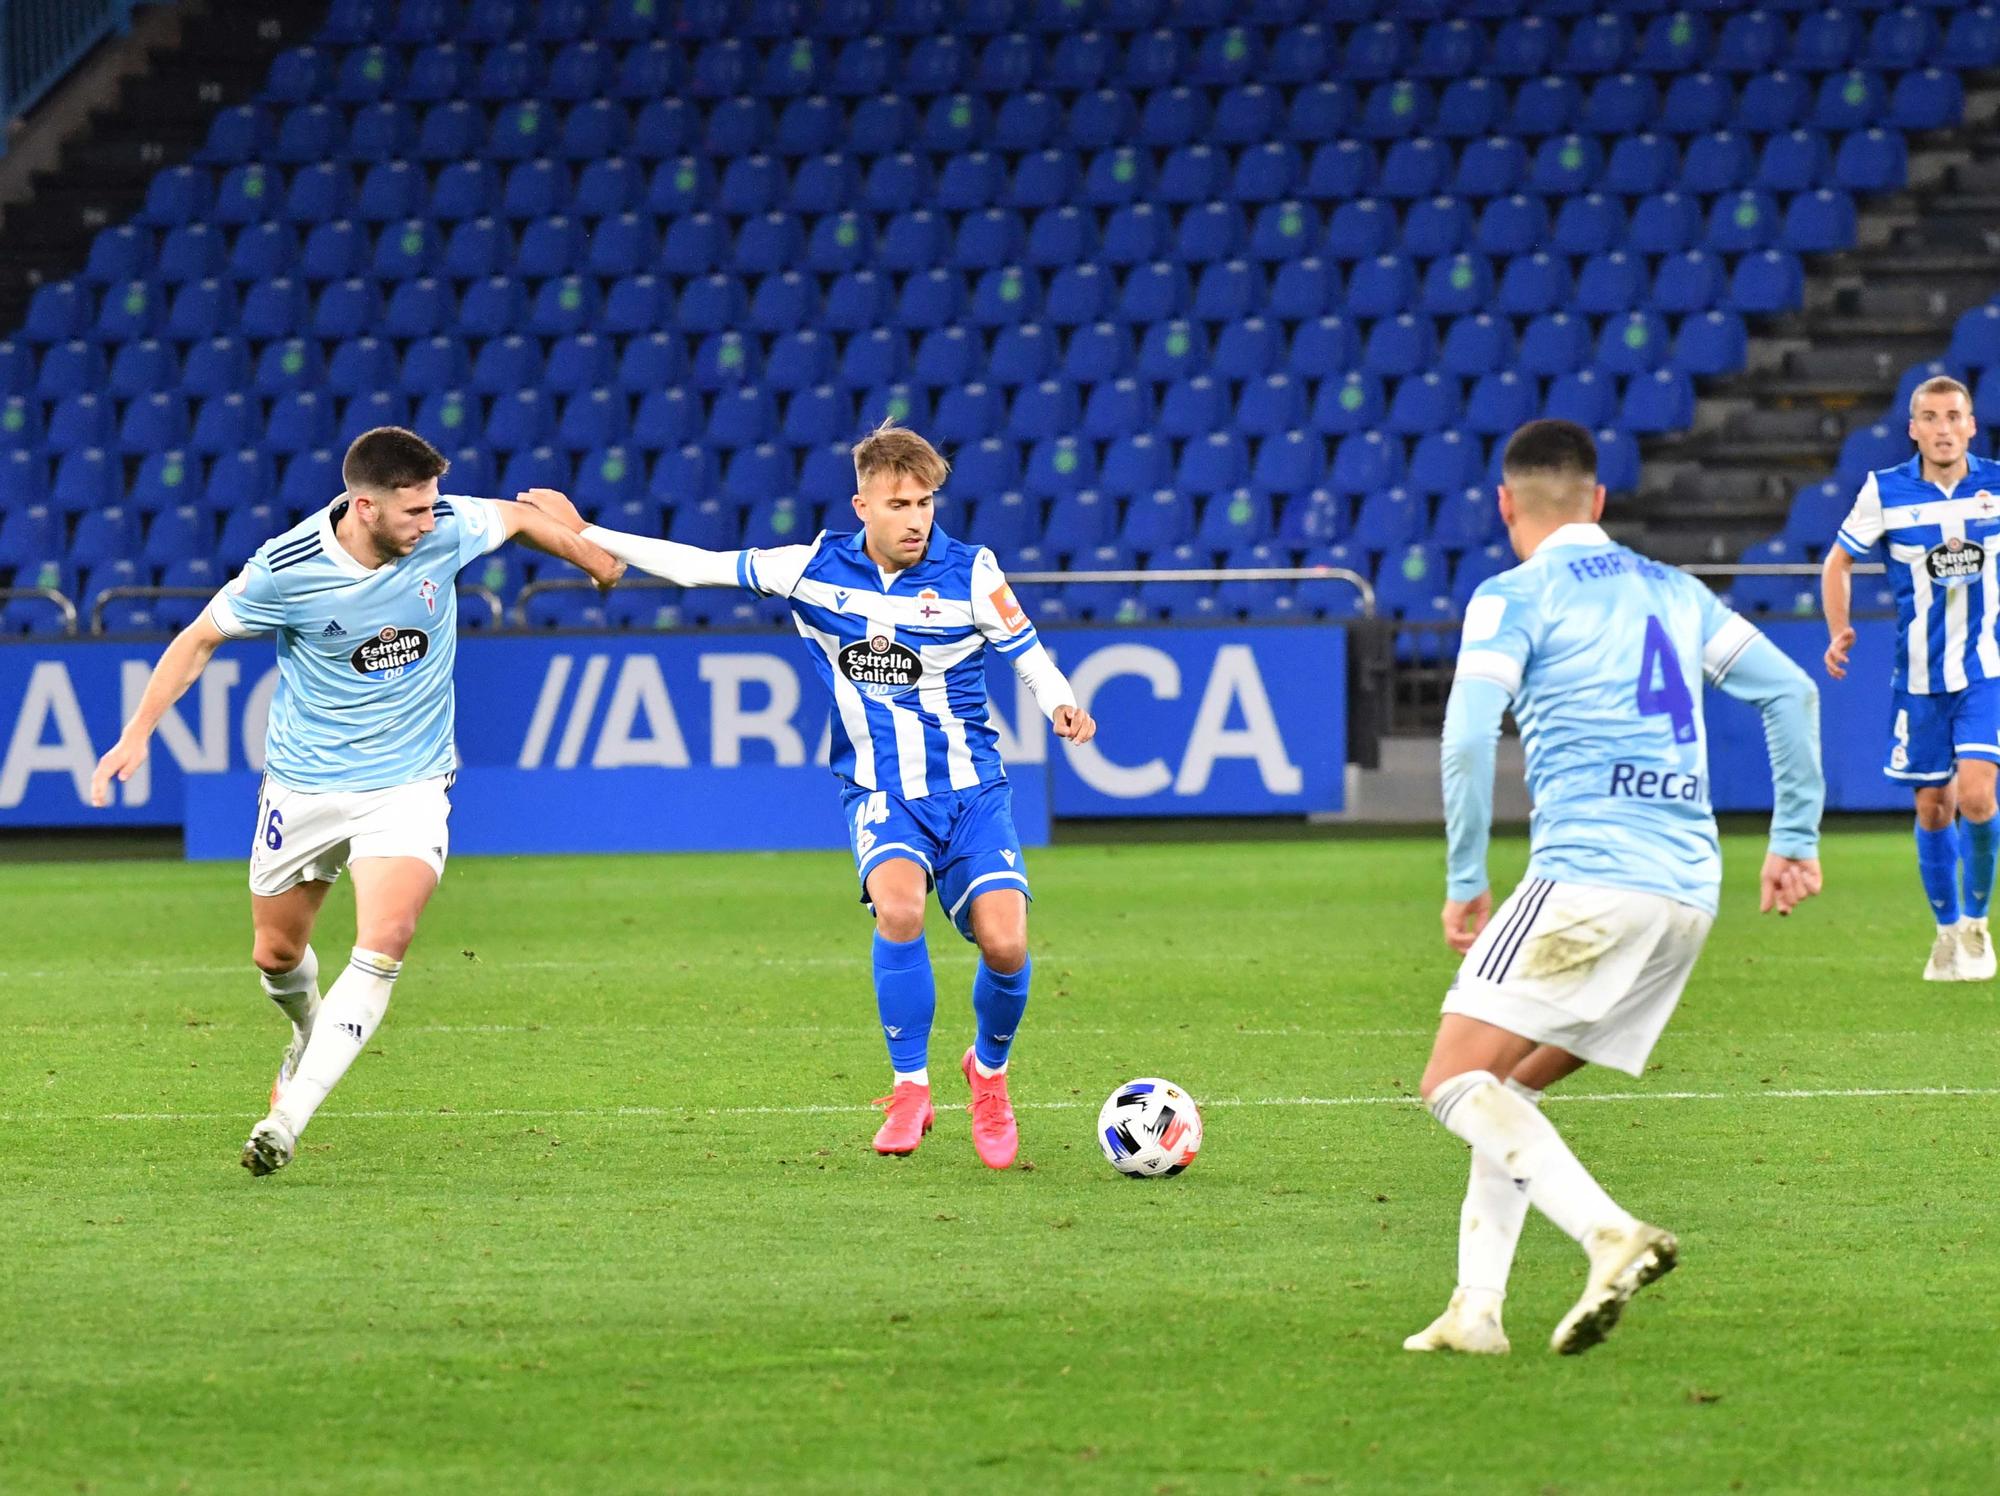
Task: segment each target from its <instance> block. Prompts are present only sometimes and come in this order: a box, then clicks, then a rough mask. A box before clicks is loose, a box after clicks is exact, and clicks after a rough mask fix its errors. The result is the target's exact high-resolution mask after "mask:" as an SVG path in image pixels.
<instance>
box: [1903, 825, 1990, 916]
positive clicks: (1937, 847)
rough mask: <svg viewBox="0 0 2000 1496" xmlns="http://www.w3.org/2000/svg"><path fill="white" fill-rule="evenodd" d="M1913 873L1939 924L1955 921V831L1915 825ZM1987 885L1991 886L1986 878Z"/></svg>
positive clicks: (1956, 848)
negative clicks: (1915, 865) (1915, 839)
mask: <svg viewBox="0 0 2000 1496" xmlns="http://www.w3.org/2000/svg"><path fill="white" fill-rule="evenodd" d="M1917 876H1918V877H1920V878H1922V879H1923V880H1924V897H1925V898H1927V899H1929V900H1930V901H1931V913H1932V914H1934V915H1936V916H1937V922H1938V923H1939V924H1940V925H1955V924H1957V923H1958V831H1957V829H1956V828H1954V827H1951V826H1946V827H1945V828H1944V829H1943V830H1941V831H1926V830H1924V828H1923V827H1921V826H1919V827H1917ZM1987 886H1988V887H1989V888H1990V887H1991V886H1992V884H1991V882H1990V881H1989V882H1988V884H1987Z"/></svg>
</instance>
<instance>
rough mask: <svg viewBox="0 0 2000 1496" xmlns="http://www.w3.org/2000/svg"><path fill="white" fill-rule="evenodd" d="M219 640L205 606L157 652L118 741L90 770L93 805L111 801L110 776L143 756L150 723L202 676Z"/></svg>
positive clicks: (123, 776)
mask: <svg viewBox="0 0 2000 1496" xmlns="http://www.w3.org/2000/svg"><path fill="white" fill-rule="evenodd" d="M222 641H223V636H222V632H221V630H219V629H217V628H216V626H215V625H214V624H213V623H211V622H209V618H208V614H207V613H206V612H204V613H203V614H202V615H201V616H200V617H199V618H197V619H195V621H194V622H193V623H191V624H189V625H188V626H187V627H186V628H184V629H182V630H181V631H180V633H179V634H177V635H176V636H175V638H174V642H173V643H171V644H169V645H168V646H167V649H166V653H165V654H163V655H161V656H160V663H159V664H157V665H155V666H154V667H153V674H152V676H151V677H150V678H149V679H148V680H147V682H146V691H145V694H144V695H142V696H141V697H140V698H139V706H138V709H137V710H136V711H134V712H133V713H132V720H131V721H130V722H127V723H126V724H125V730H124V731H123V732H122V733H120V734H119V735H118V741H117V742H115V743H113V744H112V745H111V748H110V750H109V751H108V752H107V753H106V754H105V755H104V757H102V758H100V759H99V760H98V761H97V771H96V772H95V773H94V774H92V775H91V776H90V803H91V804H92V805H100V806H101V805H105V804H107V803H109V800H110V792H111V781H112V780H113V779H116V780H117V781H118V782H119V783H120V784H123V783H124V782H125V781H126V780H128V779H130V778H131V777H132V774H133V771H134V770H136V769H137V768H138V767H139V765H141V764H143V763H144V762H145V761H146V746H147V744H148V743H149V742H151V741H152V737H153V729H154V728H156V727H158V726H159V725H160V718H162V717H164V716H165V715H166V714H167V708H168V707H170V706H172V705H173V704H174V703H175V702H176V701H179V700H180V699H181V697H182V695H183V694H185V693H186V691H187V688H188V687H189V686H191V685H193V684H194V683H195V682H196V681H198V680H200V679H201V673H202V671H204V670H206V669H207V668H208V662H209V660H211V659H212V658H214V655H215V651H216V650H217V649H218V648H219V647H221V644H222Z"/></svg>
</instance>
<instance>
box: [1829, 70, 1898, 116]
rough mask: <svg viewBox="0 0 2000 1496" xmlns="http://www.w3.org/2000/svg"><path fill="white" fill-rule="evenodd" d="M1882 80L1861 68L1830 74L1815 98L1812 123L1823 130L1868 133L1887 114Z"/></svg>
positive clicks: (1886, 102)
mask: <svg viewBox="0 0 2000 1496" xmlns="http://www.w3.org/2000/svg"><path fill="white" fill-rule="evenodd" d="M1887 105H1888V101H1887V98H1886V96H1885V93H1884V90H1883V87H1882V80H1881V78H1880V77H1878V76H1877V75H1876V74H1874V73H1871V72H1865V71H1863V70H1861V69H1859V68H1855V69H1852V70H1850V71H1848V72H1844V73H1829V74H1827V76H1826V77H1825V79H1824V80H1822V81H1821V83H1820V86H1819V91H1818V93H1816V94H1815V95H1814V96H1813V105H1812V122H1813V124H1814V125H1816V126H1818V127H1819V128H1820V129H1822V130H1865V129H1867V128H1868V127H1869V126H1870V125H1874V124H1877V123H1879V122H1880V121H1881V120H1882V118H1883V117H1884V116H1885V114H1886V113H1887Z"/></svg>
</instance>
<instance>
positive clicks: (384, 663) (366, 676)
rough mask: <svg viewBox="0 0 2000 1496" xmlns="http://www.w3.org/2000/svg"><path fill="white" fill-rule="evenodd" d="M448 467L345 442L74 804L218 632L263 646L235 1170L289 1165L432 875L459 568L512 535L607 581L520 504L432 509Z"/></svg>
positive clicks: (176, 652)
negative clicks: (244, 1076)
mask: <svg viewBox="0 0 2000 1496" xmlns="http://www.w3.org/2000/svg"><path fill="white" fill-rule="evenodd" d="M448 466H449V464H448V463H447V462H446V461H445V459H444V457H443V456H442V455H441V454H439V452H438V451H437V450H436V449H435V448H434V447H432V446H431V445H430V443H428V442H426V441H425V440H424V439H423V438H422V437H420V436H418V435H416V434H415V433H414V432H410V431H405V430H403V429H401V428H400V427H395V426H383V427H378V428H377V429H375V430H373V431H369V432H365V433H363V434H362V435H361V436H359V437H357V438H355V440H354V443H353V444H352V445H351V446H350V447H349V448H348V449H347V456H346V459H345V460H344V461H343V462H342V464H341V477H342V480H343V481H344V482H345V483H346V485H347V491H346V492H345V493H344V494H342V495H341V496H340V497H339V498H338V499H336V500H335V501H334V502H333V503H332V504H331V505H329V506H328V507H327V508H326V509H323V510H321V511H320V512H319V513H317V514H315V515H313V516H311V517H310V518H309V519H307V520H305V521H303V522H302V523H300V524H298V525H296V526H294V527H293V528H292V529H290V530H287V531H286V532H285V533H284V534H283V535H280V536H278V537H277V538H276V539H275V540H271V541H267V542H266V543H265V544H264V545H262V546H260V547H259V548H258V550H257V553H256V554H255V555H254V556H253V557H251V559H250V562H249V564H248V565H247V566H245V567H244V568H243V570H242V572H241V573H240V574H239V575H238V576H237V577H236V579H235V580H234V581H232V582H230V583H229V584H228V585H227V586H226V587H224V588H223V589H222V590H221V591H220V592H218V593H217V594H216V595H215V598H214V600H213V601H211V602H210V603H209V605H208V608H207V610H206V611H205V612H204V613H203V614H202V616H201V617H200V618H198V619H196V620H195V621H194V622H193V623H191V624H189V625H188V627H187V628H186V629H184V630H183V631H182V632H181V634H180V636H179V637H178V638H176V639H175V640H174V642H173V643H172V644H170V645H168V646H167V650H166V653H165V654H163V655H162V656H161V657H160V662H159V664H158V665H156V666H155V667H154V669H153V674H152V678H151V679H150V680H149V681H148V682H147V683H146V691H145V694H144V696H143V697H141V699H140V702H139V705H138V708H137V709H136V710H135V711H134V712H133V714H132V720H131V721H130V722H128V723H126V724H125V730H124V732H123V733H122V734H121V735H120V736H119V739H118V742H117V743H116V744H114V745H113V746H112V748H111V750H110V751H109V752H107V753H106V754H105V755H104V757H103V758H102V759H101V760H99V762H98V765H97V772H96V775H95V777H94V779H93V781H92V785H91V798H92V803H94V804H97V805H102V804H105V803H106V799H107V796H108V793H109V790H110V785H111V781H112V780H113V779H114V778H115V779H117V780H118V781H120V782H121V783H122V782H123V781H125V780H127V779H129V778H130V777H131V775H132V771H133V770H134V769H135V768H137V767H138V766H139V764H140V763H141V762H143V761H144V759H145V757H146V746H147V742H148V740H149V739H150V738H151V736H152V734H153V729H154V728H155V727H156V726H158V725H159V721H160V718H161V717H162V716H163V715H164V714H165V712H166V710H167V708H168V707H170V706H172V705H173V704H174V702H175V701H177V700H179V699H180V697H181V695H182V693H183V692H185V691H186V690H187V689H188V687H190V686H192V685H193V684H194V683H195V681H196V680H198V679H199V678H200V676H201V673H202V671H203V670H204V669H206V668H207V666H208V662H209V659H210V658H211V657H212V656H213V655H214V653H215V651H216V649H217V648H219V647H220V646H221V645H222V643H223V642H224V641H225V640H229V639H244V638H249V637H251V636H253V635H257V634H273V633H274V634H276V635H277V636H278V689H277V692H276V694H275V695H274V696H273V697H272V700H271V711H270V723H269V730H268V734H267V749H266V755H265V766H264V781H263V785H262V787H261V790H260V792H259V795H258V803H257V822H256V830H255V834H254V838H253V840H252V842H251V850H250V905H251V917H252V922H253V924H254V926H255V929H256V944H255V948H254V952H253V959H254V960H255V961H256V964H257V968H258V970H259V972H260V973H261V974H262V977H263V984H264V991H265V992H266V993H268V994H269V995H270V997H271V999H272V1000H273V1001H274V1002H276V1003H277V1004H278V1006H279V1007H280V1008H281V1009H282V1010H283V1011H284V1013H285V1016H286V1017H288V1018H289V1019H291V1021H292V1041H291V1044H290V1046H289V1047H288V1048H287V1049H286V1051H285V1056H284V1060H283V1061H282V1063H281V1064H280V1065H279V1068H278V1076H277V1080H276V1081H275V1082H274V1083H273V1084H272V1087H271V1110H270V1114H269V1115H268V1116H266V1117H265V1118H264V1120H263V1121H261V1122H259V1123H258V1124H257V1126H256V1127H255V1129H254V1130H253V1131H252V1132H251V1134H250V1140H249V1141H248V1142H247V1143H245V1144H244V1146H243V1166H244V1167H245V1168H247V1169H249V1170H250V1172H251V1173H253V1174H259V1175H261V1174H270V1173H273V1172H275V1171H276V1170H278V1169H282V1168H283V1167H284V1166H285V1165H286V1164H288V1163H290V1162H291V1161H292V1157H293V1155H294V1153H295V1152H296V1150H297V1147H298V1138H299V1134H300V1133H302V1132H304V1131H305V1127H306V1124H307V1123H308V1122H310V1121H311V1120H312V1116H313V1113H314V1112H315V1111H317V1110H318V1109H319V1105H320V1103H321V1102H323V1101H324V1100H325V1099H326V1096H327V1093H328V1092H329V1091H331V1090H332V1089H333V1087H334V1086H335V1085H336V1084H337V1083H338V1082H339V1080H340V1078H341V1077H342V1076H343V1075H345V1074H346V1073H347V1068H348V1066H349V1065H351V1064H353V1063H354V1060H355V1057H356V1056H357V1055H359V1054H360V1053H361V1051H362V1050H363V1049H364V1048H365V1047H367V1044H368V1041H369V1039H370V1038H371V1037H372V1036H373V1035H374V1033H375V1029H376V1027H377V1026H378V1025H379V1024H380V1023H381V1021H382V1016H383V1014H384V1013H385V1012H386V1011H387V1010H388V1006H389V994H390V991H391V989H392V988H393V987H394V985H395V982H396V978H397V976H398V975H399V974H400V973H401V971H402V968H403V957H404V954H405V953H406V952H407V951H408V950H409V947H410V942H411V940H412V939H413V938H414V937H415V934H416V928H417V919H418V917H419V916H420V915H421V914H422V913H423V909H424V905H425V904H426V903H428V902H429V900H430V896H431V892H432V890H434V889H435V888H436V887H437V883H438V880H439V879H440V878H441V877H442V876H443V875H444V863H445V853H446V849H447V847H448V846H449V845H450V838H449V836H448V835H447V833H446V830H445V818H446V817H447V816H448V815H450V813H451V805H450V803H449V801H448V800H447V798H446V794H445V792H446V790H447V789H449V788H450V785H451V778H452V769H453V764H454V762H455V756H454V748H453V742H452V717H453V706H454V702H453V692H452V679H451V672H452V663H453V660H454V659H455V658H456V655H457V651H458V592H457V580H458V573H459V571H460V569H461V568H463V567H465V566H468V565H470V564H471V563H472V562H473V561H475V560H477V559H478V558H479V557H481V556H483V555H485V554H486V553H487V552H489V551H492V550H494V549H496V548H497V547H499V546H500V545H501V544H502V543H504V542H505V541H507V540H508V539H510V538H512V537H514V536H519V537H520V538H521V539H522V540H524V541H526V542H528V543H529V544H531V545H533V546H535V547H537V548H538V549H540V550H545V551H547V552H548V553H549V554H551V555H554V556H560V557H562V558H564V559H565V560H568V561H571V562H574V563H575V564H576V565H578V566H580V567H582V568H583V569H584V570H585V571H586V572H588V573H589V574H590V575H591V577H592V578H593V579H595V580H596V581H597V582H598V583H599V584H600V585H603V586H609V585H610V584H611V583H613V582H615V581H616V580H617V578H618V576H619V574H620V573H621V572H622V571H623V569H624V568H623V566H622V565H621V564H620V563H619V562H617V561H616V560H615V559H613V558H612V557H611V556H609V555H607V554H605V553H604V552H603V551H601V550H599V549H598V548H597V547H596V546H593V545H590V544H589V543H588V542H583V541H579V540H578V539H577V538H576V536H575V535H574V534H572V533H571V532H570V531H568V530H567V529H565V528H563V527H562V526H560V525H557V524H556V523H555V522H553V521H552V520H550V519H548V518H547V517H546V516H544V515H542V514H541V513H539V512H538V511H536V510H535V509H533V508H530V507H529V506H528V505H526V504H507V503H496V502H494V501H493V500H490V499H476V498H463V497H452V498H441V497H439V495H438V479H439V478H440V477H442V476H443V475H444V472H445V469H446V468H447V467H448ZM343 867H348V868H351V869H352V871H353V873H354V907H355V927H356V928H355V945H354V951H353V954H352V955H351V956H350V957H349V958H348V961H347V963H346V966H345V968H344V969H343V970H342V972H341V973H340V976H339V977H338V979H336V980H335V982H334V983H333V985H332V986H331V987H329V988H328V989H327V992H326V996H325V999H324V1000H322V999H321V997H320V991H319V961H318V958H317V957H316V956H315V955H314V954H313V948H312V945H311V943H310V942H311V938H312V928H313V922H314V920H315V919H316V918H317V917H318V915H319V909H320V905H321V904H322V903H323V902H324V901H325V899H326V894H327V890H328V889H330V888H331V887H332V886H333V882H334V880H335V879H336V878H338V877H339V876H340V873H341V869H342V868H343Z"/></svg>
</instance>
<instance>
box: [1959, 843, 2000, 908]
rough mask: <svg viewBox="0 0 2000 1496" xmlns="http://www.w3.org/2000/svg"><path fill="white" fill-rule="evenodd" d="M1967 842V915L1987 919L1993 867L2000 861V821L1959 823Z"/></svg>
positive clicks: (1963, 850) (1964, 851)
mask: <svg viewBox="0 0 2000 1496" xmlns="http://www.w3.org/2000/svg"><path fill="white" fill-rule="evenodd" d="M1958 829H1959V835H1960V836H1961V837H1963V838H1964V845H1963V846H1962V847H1961V848H1960V854H1961V855H1962V856H1963V858H1964V860H1965V912H1966V914H1967V915H1968V916H1969V917H1971V918H1973V919H1984V918H1986V906H1987V904H1988V903H1989V902H1990V901H1991V900H1992V898H1993V867H1994V863H1995V862H1996V861H2000V818H1995V819H1993V820H1986V821H1960V822H1959V823H1958Z"/></svg>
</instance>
